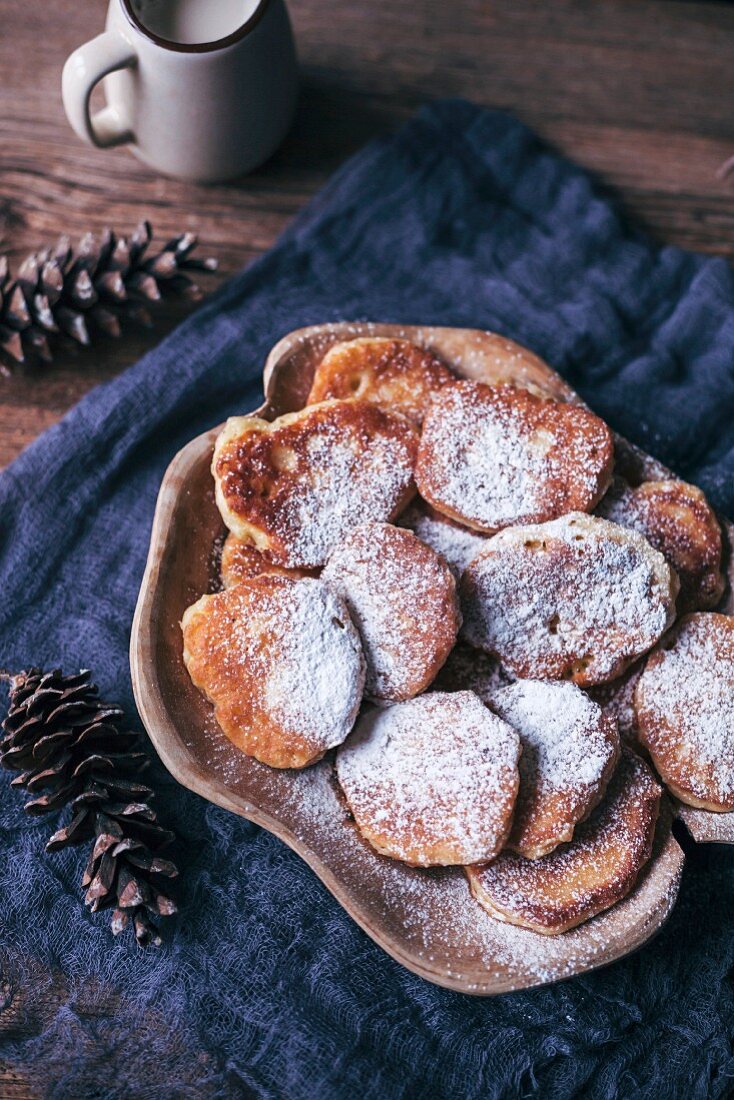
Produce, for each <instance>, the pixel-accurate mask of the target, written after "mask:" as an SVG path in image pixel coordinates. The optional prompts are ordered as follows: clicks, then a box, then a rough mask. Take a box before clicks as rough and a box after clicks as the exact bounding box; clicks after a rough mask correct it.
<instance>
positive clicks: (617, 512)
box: [596, 477, 724, 613]
mask: <svg viewBox="0 0 734 1100" xmlns="http://www.w3.org/2000/svg"><path fill="white" fill-rule="evenodd" d="M596 512H597V515H600V516H604V517H605V519H611V520H613V522H614V523H619V524H620V525H621V526H622V527H629V528H631V529H632V530H634V531H639V532H640V534H641V535H644V536H645V538H646V539H647V541H648V542H649V543H650V544H651V545H652V546H654V547H655V549H656V550H659V551H660V553H661V554H662V555H663V556H664V558H665V559H666V561H668V562H669V564H670V565H672V567H673V569H675V571H676V573H677V574H678V579H679V581H680V593H679V595H678V611H679V612H680V613H682V612H685V611H704V610H708V609H709V608H711V607H716V605H717V603H718V602H719V600H720V599H721V597H722V595H723V592H724V577H723V574H722V570H721V555H722V546H721V528H720V527H719V521H718V520H717V518H716V515H715V514H714V511H713V509H712V508H711V506H710V505H709V503H708V501H707V500H706V497H705V496H704V494H703V493H702V492H701V490H700V489H699V488H697V487H696V486H695V485H688V484H687V483H686V482H685V481H673V480H671V481H644V482H642V484H640V485H637V486H636V487H635V488H632V486H630V485H628V484H627V482H626V481H624V480H623V479H622V478H619V477H615V479H614V482H613V484H612V487H611V488H610V490H609V492H608V493H607V494H606V496H605V497H604V499H603V500H602V501H601V502H600V503H599V505H598V506H597V509H596Z"/></svg>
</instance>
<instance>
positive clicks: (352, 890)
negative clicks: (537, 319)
mask: <svg viewBox="0 0 734 1100" xmlns="http://www.w3.org/2000/svg"><path fill="white" fill-rule="evenodd" d="M364 335H375V336H391V337H402V338H406V339H409V340H412V341H413V342H414V343H416V344H419V345H422V346H425V347H430V348H432V349H433V350H434V351H435V352H436V353H437V354H438V355H440V356H441V357H442V358H444V359H445V360H446V361H447V362H449V363H451V364H452V365H453V366H454V368H455V369H456V370H457V372H458V373H460V374H462V375H465V376H467V377H471V378H477V379H481V380H484V381H499V380H502V381H515V382H520V383H522V384H523V385H526V386H528V387H532V388H534V389H537V390H539V391H542V392H544V393H548V394H550V395H553V396H555V397H558V398H561V399H565V400H568V401H579V400H580V399H579V398H578V397H577V396H576V395H575V394H574V393H573V391H572V390H570V389H569V387H568V386H567V385H566V383H565V382H564V381H563V380H562V379H561V378H560V377H559V376H558V375H557V374H555V373H554V372H553V371H551V370H550V369H549V368H548V367H547V366H546V365H545V364H544V363H542V361H541V360H539V359H537V358H536V357H535V356H534V355H532V354H531V353H530V352H522V353H516V354H515V358H514V359H513V360H512V361H511V365H510V367H509V368H508V362H507V356H506V355H502V356H500V355H499V354H498V353H499V352H500V351H501V350H502V347H503V346H504V345H505V344H506V342H505V341H504V340H503V339H502V338H500V337H497V336H494V335H492V334H489V333H485V332H479V331H475V330H469V329H450V328H418V327H399V326H396V325H367V324H331V325H319V326H316V327H313V328H308V329H302V330H300V331H298V332H294V333H291V334H290V335H289V336H287V337H285V339H283V340H281V341H280V343H278V344H277V345H276V347H275V348H274V349H273V351H272V352H271V353H270V355H269V357H268V361H267V364H266V367H265V374H264V380H265V396H266V400H265V404H264V405H263V406H262V408H261V409H259V410H258V413H259V415H261V416H264V417H266V418H268V419H272V418H274V417H275V416H279V415H280V414H281V413H284V412H288V411H292V410H294V409H298V408H301V407H302V405H303V403H304V402H305V399H306V396H307V394H308V390H309V388H310V383H311V377H312V375H313V370H314V367H315V365H316V363H317V362H318V361H319V360H320V358H321V357H322V356H323V354H324V352H325V351H326V350H327V349H328V348H329V347H330V346H331V345H332V344H334V343H336V342H337V341H339V340H344V339H350V338H353V337H356V336H364ZM218 430H219V429H218V428H214V429H212V430H211V431H210V432H207V433H206V434H204V435H202V436H199V437H198V438H197V439H194V440H193V441H192V442H191V443H189V444H188V446H186V447H185V448H184V449H183V450H182V451H180V452H179V454H178V455H177V456H176V458H175V459H174V460H173V462H172V463H171V465H170V467H169V469H168V471H167V473H166V476H165V478H164V480H163V484H162V485H161V490H160V495H159V498H158V505H157V508H156V513H155V519H154V522H153V531H152V535H151V546H150V553H149V556H148V563H147V567H146V571H145V576H144V578H143V583H142V587H141V591H140V596H139V599H138V605H137V609H136V612H135V619H134V621H133V628H132V638H131V647H130V660H131V669H132V681H133V689H134V692H135V699H136V702H137V705H138V709H139V711H140V715H141V718H142V720H143V722H144V724H145V727H146V729H147V731H148V733H149V735H150V738H151V740H152V742H153V744H154V746H155V748H156V750H157V752H158V754H159V756H160V758H161V760H162V761H163V763H164V765H165V766H166V767H167V768H168V770H169V771H170V772H171V774H172V775H173V776H174V777H175V778H176V779H177V780H178V781H179V782H180V783H182V784H183V785H184V786H186V787H188V788H190V789H191V790H193V791H195V792H196V793H197V794H200V795H202V796H203V797H204V798H207V799H209V801H211V802H214V803H215V804H217V805H219V806H223V807H224V808H225V809H228V810H232V812H233V813H237V814H241V815H242V816H243V817H247V818H249V819H250V820H251V821H254V822H256V823H257V824H258V825H262V826H263V827H264V828H266V829H269V830H270V832H272V833H274V834H275V835H276V836H278V837H280V838H281V840H283V841H285V843H286V844H288V845H289V846H290V847H291V848H293V849H294V851H296V852H297V853H298V854H299V855H300V856H301V857H302V858H303V859H305V860H306V862H307V863H308V864H309V866H310V867H312V868H313V870H314V871H315V872H316V874H317V875H318V876H319V877H320V878H321V879H322V880H323V882H324V883H325V885H326V886H327V887H328V889H329V890H330V891H331V892H332V893H333V894H334V896H335V897H336V898H337V900H338V901H339V902H340V903H341V904H342V905H343V906H344V908H345V909H346V910H347V912H348V913H349V914H350V915H351V916H352V917H353V918H354V920H356V921H357V923H358V924H359V925H361V927H362V928H363V929H364V930H365V931H366V932H367V933H368V935H370V936H371V937H372V938H373V939H374V940H375V941H376V942H377V943H378V944H380V946H381V947H383V948H384V949H385V951H387V952H388V953H389V954H390V955H392V957H393V958H395V959H397V961H398V962H400V963H402V964H403V965H404V966H406V967H408V969H409V970H412V971H414V972H415V973H416V974H420V975H421V976H422V977H424V978H427V979H428V980H429V981H432V982H436V983H437V984H439V985H443V986H447V987H448V988H451V989H456V990H459V991H461V992H465V993H474V994H480V995H487V994H494V993H502V992H506V991H509V990H514V989H522V988H527V987H530V986H534V985H541V984H544V983H546V982H549V981H555V980H557V979H559V978H564V977H569V976H571V975H573V974H579V973H582V972H584V971H587V970H592V969H594V968H596V967H599V966H603V965H605V964H607V963H610V962H612V961H614V960H615V959H618V958H620V957H622V956H623V955H626V954H628V953H629V952H630V951H633V950H635V948H637V947H639V946H640V945H641V944H643V943H644V942H645V941H646V940H648V939H649V938H650V936H652V935H653V934H654V933H655V932H656V931H657V929H659V928H660V926H661V924H662V923H663V921H664V920H665V918H666V917H667V915H668V914H669V912H670V910H671V908H672V906H673V904H674V902H675V898H676V896H677V892H678V884H679V881H680V875H681V870H682V865H683V854H682V851H681V849H680V847H679V845H678V844H677V842H676V841H675V839H674V838H673V836H672V834H671V820H672V810H671V807H670V805H669V804H668V803H667V802H665V804H664V806H663V810H662V812H661V815H660V819H659V822H658V828H657V834H656V840H655V848H654V853H653V858H652V859H651V861H650V862H649V864H648V865H647V867H646V868H645V869H644V870H643V873H642V875H641V876H640V879H639V882H638V884H637V886H636V887H635V890H634V891H633V892H632V894H630V895H629V897H627V898H626V899H625V900H624V901H623V902H621V903H620V904H618V905H616V906H615V907H614V908H613V909H611V910H609V911H607V912H606V913H603V914H601V915H600V916H598V917H595V918H594V919H593V920H591V921H589V922H587V923H586V924H584V925H582V926H581V927H580V928H576V929H574V930H572V931H571V932H567V933H565V934H564V935H562V936H556V937H548V936H540V935H537V934H536V933H534V932H529V931H526V930H524V929H520V928H515V927H513V926H510V925H505V924H501V923H499V922H497V921H495V920H493V919H492V918H491V917H489V916H487V915H486V914H485V913H484V911H483V910H482V909H480V908H479V906H478V905H477V904H476V902H474V901H473V899H472V898H471V897H470V895H469V890H468V887H467V884H466V880H465V879H464V876H463V874H462V872H461V871H460V870H458V869H445V870H436V871H432V872H428V871H420V870H413V869H411V868H409V867H407V866H405V865H403V864H400V863H397V862H395V861H393V860H389V859H386V858H383V857H381V856H378V855H377V854H376V853H375V852H373V851H372V849H370V848H369V847H368V846H367V845H366V844H365V843H364V842H363V841H362V840H361V838H360V837H359V835H358V834H357V832H356V830H355V829H354V827H353V825H351V824H350V822H349V821H348V820H347V818H346V815H345V813H344V810H343V807H342V804H341V802H340V800H339V798H338V797H337V793H336V789H335V786H334V780H333V775H332V766H331V763H330V761H329V760H328V758H327V759H326V760H324V761H322V762H321V763H320V764H317V765H316V766H315V767H312V768H308V769H306V770H305V771H300V772H284V771H276V770H273V769H271V768H268V767H267V766H265V765H263V764H259V763H258V762H257V761H255V760H251V759H249V758H248V757H246V756H244V755H243V754H242V753H240V752H238V751H237V750H236V749H235V748H234V747H233V746H232V745H231V744H230V742H229V741H228V740H227V739H226V737H224V735H223V734H222V733H221V731H220V730H219V728H218V727H217V725H216V723H215V722H214V719H213V716H212V708H211V706H210V705H209V704H208V703H207V702H206V701H205V699H204V698H203V697H202V696H201V695H200V694H199V692H198V691H196V689H195V688H194V687H193V685H192V684H191V681H190V680H189V677H188V675H187V673H186V670H185V668H184V665H183V660H182V657H181V631H180V627H179V622H180V619H181V616H182V614H183V612H184V610H185V608H186V607H188V606H189V604H191V603H193V602H194V601H195V600H196V599H198V597H199V596H200V595H201V594H202V593H203V592H206V591H212V590H214V588H216V587H217V576H216V573H217V569H216V560H215V555H214V554H213V549H212V548H213V546H214V544H215V543H216V541H217V539H220V538H221V537H222V535H223V527H222V522H221V519H220V517H219V514H218V512H217V509H216V507H215V504H214V493H213V483H212V478H211V474H210V472H209V466H210V463H211V455H212V449H213V445H214V440H215V438H216V435H217V432H218ZM619 445H620V448H624V450H625V455H626V458H627V460H628V461H630V462H634V463H638V464H640V465H641V468H643V469H644V471H645V473H646V476H648V477H652V476H656V477H659V476H661V474H662V476H665V474H666V473H667V471H664V470H663V468H662V467H660V466H659V464H657V463H654V462H653V460H652V459H649V458H647V456H644V455H642V454H641V453H640V452H639V451H637V450H636V449H634V448H631V447H629V445H627V444H624V442H623V441H622V440H620V441H619ZM705 816H706V817H707V818H715V817H717V816H724V817H726V818H732V819H734V815H713V814H708V815H705ZM711 828H713V829H714V830H715V829H716V828H717V825H716V823H715V822H714V823H712V824H711ZM694 835H695V833H694ZM707 839H708V838H707Z"/></svg>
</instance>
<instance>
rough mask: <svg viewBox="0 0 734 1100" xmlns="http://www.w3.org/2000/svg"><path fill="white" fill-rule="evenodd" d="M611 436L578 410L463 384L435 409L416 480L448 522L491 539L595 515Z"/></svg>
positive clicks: (520, 392) (608, 472) (607, 471)
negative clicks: (521, 527) (570, 516)
mask: <svg viewBox="0 0 734 1100" xmlns="http://www.w3.org/2000/svg"><path fill="white" fill-rule="evenodd" d="M613 463H614V442H613V439H612V434H611V432H610V431H609V428H607V426H606V424H605V423H604V421H603V420H600V419H599V417H598V416H595V415H594V413H592V412H590V411H589V410H588V409H585V408H583V407H581V406H579V405H571V404H566V403H564V402H561V401H553V400H552V399H550V398H542V397H538V396H537V395H536V394H533V393H529V392H528V391H527V390H524V389H518V388H517V387H515V386H508V385H502V386H487V385H484V384H483V383H481V382H457V383H455V384H454V385H453V386H447V387H446V388H445V389H444V390H442V391H441V393H439V394H438V395H437V396H436V397H434V398H433V400H432V402H431V406H430V409H429V411H428V413H427V415H426V419H425V421H424V424H423V435H422V438H421V444H420V448H419V451H418V461H417V464H416V472H415V478H416V483H417V485H418V490H419V492H420V494H421V496H422V497H423V498H424V499H425V500H427V501H428V502H429V504H432V505H433V507H434V508H436V509H437V510H438V511H439V512H441V513H443V515H446V516H448V517H449V518H450V519H453V520H456V521H458V522H459V523H465V524H466V525H467V526H468V527H473V528H476V530H478V531H485V532H487V533H490V534H491V533H492V532H494V531H498V530H500V529H501V528H503V527H508V526H511V525H515V524H522V523H541V522H543V521H544V520H550V519H555V518H556V517H557V516H561V515H564V514H565V513H566V512H572V511H580V512H588V511H591V509H592V508H593V507H594V505H596V504H597V503H598V502H599V500H600V499H601V497H602V495H603V494H604V492H605V491H606V489H607V488H608V486H609V482H610V480H611V477H612V467H613Z"/></svg>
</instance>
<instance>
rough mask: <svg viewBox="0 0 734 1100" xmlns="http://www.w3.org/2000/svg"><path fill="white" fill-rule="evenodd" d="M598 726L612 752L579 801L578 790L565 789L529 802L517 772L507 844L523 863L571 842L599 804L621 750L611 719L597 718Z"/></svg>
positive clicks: (603, 716) (579, 794) (579, 792)
mask: <svg viewBox="0 0 734 1100" xmlns="http://www.w3.org/2000/svg"><path fill="white" fill-rule="evenodd" d="M600 724H601V725H602V726H603V728H604V731H605V738H606V741H607V744H608V745H609V748H610V750H611V751H610V755H609V760H608V761H607V764H606V766H605V768H604V770H603V772H602V774H601V776H600V777H599V782H598V784H597V785H596V786H595V787H589V788H588V790H587V791H586V793H585V797H582V793H581V791H580V790H579V789H568V790H565V791H558V792H555V793H553V794H547V793H545V794H543V795H539V796H537V797H535V798H528V797H526V796H525V795H524V792H523V783H522V768H521V769H520V790H519V793H518V799H517V805H516V806H515V817H514V821H513V825H512V831H511V832H510V835H509V837H508V838H507V844H506V847H507V848H508V849H509V850H510V851H512V852H517V854H518V855H521V856H524V857H525V859H541V858H542V857H543V856H547V855H548V854H549V853H550V852H552V851H554V849H556V848H557V847H558V846H559V845H560V844H564V843H566V842H568V841H570V840H571V839H572V838H573V835H574V830H575V829H576V826H577V825H578V824H579V823H580V822H582V821H586V819H587V818H588V817H589V815H590V814H591V813H592V812H593V811H594V809H596V807H597V806H598V805H599V803H600V802H601V801H602V799H603V798H604V794H605V792H606V789H607V787H608V785H609V781H610V780H611V778H612V775H613V774H614V771H615V768H616V767H617V764H618V763H619V758H620V753H621V749H620V743H619V733H618V732H617V727H616V723H615V721H614V719H613V718H610V717H608V716H605V715H600ZM521 739H522V731H521Z"/></svg>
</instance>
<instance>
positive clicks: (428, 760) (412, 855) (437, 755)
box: [337, 692, 519, 866]
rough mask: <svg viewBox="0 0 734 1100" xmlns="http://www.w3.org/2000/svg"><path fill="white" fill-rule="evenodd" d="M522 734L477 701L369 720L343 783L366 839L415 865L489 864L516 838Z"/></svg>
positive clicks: (350, 747) (468, 698)
mask: <svg viewBox="0 0 734 1100" xmlns="http://www.w3.org/2000/svg"><path fill="white" fill-rule="evenodd" d="M518 754H519V742H518V737H517V734H516V733H515V731H514V730H513V729H511V728H510V727H509V726H508V725H507V724H506V723H505V722H502V721H501V720H500V719H499V718H497V717H496V715H493V714H491V713H490V712H489V711H488V710H487V708H486V707H485V706H484V704H483V703H481V702H480V700H479V699H478V698H477V697H476V696H475V695H473V694H472V693H471V692H457V693H455V694H442V693H439V692H435V693H431V694H429V695H422V696H420V697H419V698H417V699H412V700H410V701H409V702H407V703H398V704H397V705H395V706H393V707H388V708H387V709H384V710H374V711H371V712H368V713H366V714H364V715H363V716H362V718H361V719H360V721H359V722H358V723H357V727H356V729H355V731H354V734H353V735H352V737H351V738H350V739H349V741H348V742H347V743H346V744H345V745H344V746H343V747H342V748H341V749H340V751H339V753H338V754H337V774H338V776H339V782H340V784H341V786H342V788H343V790H344V793H345V795H346V798H347V801H348V802H349V806H350V808H351V810H352V813H353V814H354V817H355V819H356V821H357V823H358V825H359V828H360V830H361V831H362V833H363V834H364V835H365V836H367V838H368V839H369V840H370V842H371V843H372V844H373V845H375V846H376V847H378V849H379V850H380V851H382V852H384V853H385V854H388V855H391V856H393V857H394V858H396V859H404V860H406V861H407V862H409V863H416V864H420V865H423V866H427V865H429V864H433V863H444V864H446V863H473V862H475V861H477V860H481V859H490V858H492V856H493V855H494V854H495V853H496V852H497V851H498V850H499V848H501V846H502V844H503V843H504V840H505V838H506V836H507V832H508V831H509V826H510V820H511V814H512V808H513V805H514V801H515V795H516V791H517V781H518V775H517V758H518Z"/></svg>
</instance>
